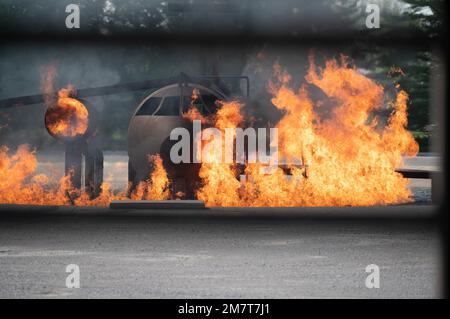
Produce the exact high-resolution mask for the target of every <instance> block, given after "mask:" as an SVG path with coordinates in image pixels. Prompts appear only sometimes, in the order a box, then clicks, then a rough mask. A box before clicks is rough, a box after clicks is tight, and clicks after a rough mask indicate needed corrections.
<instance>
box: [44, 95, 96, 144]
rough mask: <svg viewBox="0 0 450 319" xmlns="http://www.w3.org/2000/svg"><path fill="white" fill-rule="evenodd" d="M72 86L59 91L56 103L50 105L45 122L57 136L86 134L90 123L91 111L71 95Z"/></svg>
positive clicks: (69, 136) (67, 136)
mask: <svg viewBox="0 0 450 319" xmlns="http://www.w3.org/2000/svg"><path fill="white" fill-rule="evenodd" d="M72 92H73V89H72V88H71V87H69V88H64V89H61V90H60V91H59V92H58V100H57V101H56V104H55V105H51V106H49V107H48V109H47V112H46V113H45V123H46V126H47V129H48V130H49V132H50V134H52V135H53V136H55V137H63V138H74V137H78V136H82V135H84V133H86V130H87V129H88V125H89V112H88V110H87V108H86V107H85V106H84V105H83V103H81V102H80V101H79V100H77V99H74V98H72V97H70V95H71V94H72Z"/></svg>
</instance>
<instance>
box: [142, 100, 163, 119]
mask: <svg viewBox="0 0 450 319" xmlns="http://www.w3.org/2000/svg"><path fill="white" fill-rule="evenodd" d="M161 100H162V98H160V97H151V98H149V99H148V100H147V101H145V103H144V104H143V105H142V106H141V108H140V109H139V111H137V113H136V116H137V115H153V113H155V111H156V110H157V109H158V106H159V104H160V103H161Z"/></svg>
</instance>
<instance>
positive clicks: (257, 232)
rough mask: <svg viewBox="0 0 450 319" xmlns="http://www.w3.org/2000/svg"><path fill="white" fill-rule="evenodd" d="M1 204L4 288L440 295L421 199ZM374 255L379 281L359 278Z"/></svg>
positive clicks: (72, 293)
mask: <svg viewBox="0 0 450 319" xmlns="http://www.w3.org/2000/svg"><path fill="white" fill-rule="evenodd" d="M2 209H3V211H2V212H1V214H0V297H2V298H23V297H32V298H35V297H36V298H58V297H62V298H73V297H82V298H97V297H123V298H132V297H143V298H166V297H167V298H203V297H206V298H260V297H262V298H309V297H325V298H334V297H350V298H366V297H367V298H375V297H376V298H391V297H396V298H406V297H412V298H416V297H425V298H429V297H438V296H439V287H440V282H439V280H440V275H439V274H440V258H439V255H440V245H439V235H438V231H437V228H436V227H435V225H434V224H433V223H432V222H431V221H430V220H429V219H428V218H427V217H429V216H431V214H432V213H433V207H432V206H428V205H416V206H395V207H381V208H377V207H375V208H365V209H364V208H348V207H347V208H328V209H325V208H293V209H269V208H268V209H259V210H258V209H236V208H234V209H207V210H204V211H182V210H178V211H169V210H160V211H157V210H152V211H134V212H132V211H114V210H109V209H98V208H48V207H47V208H37V207H34V208H31V209H28V208H22V209H21V208H11V207H5V206H4V207H2ZM7 210H8V211H9V212H8V211H7ZM360 217H363V218H360ZM412 217H415V219H413V218H412ZM372 263H375V264H377V265H378V266H379V267H380V271H381V288H379V289H367V288H366V287H365V284H364V281H365V278H366V276H367V274H366V273H365V267H366V266H367V265H368V264H372ZM68 264H77V265H79V267H80V271H81V288H80V289H68V288H66V287H65V279H66V276H67V274H66V273H65V267H66V265H68Z"/></svg>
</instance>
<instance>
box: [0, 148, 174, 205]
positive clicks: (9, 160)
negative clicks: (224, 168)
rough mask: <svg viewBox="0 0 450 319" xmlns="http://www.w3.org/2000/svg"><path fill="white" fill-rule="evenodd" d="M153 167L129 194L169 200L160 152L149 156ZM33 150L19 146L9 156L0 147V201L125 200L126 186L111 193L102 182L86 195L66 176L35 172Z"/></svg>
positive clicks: (94, 202)
mask: <svg viewBox="0 0 450 319" xmlns="http://www.w3.org/2000/svg"><path fill="white" fill-rule="evenodd" d="M149 160H150V162H151V163H153V165H154V167H155V169H154V170H153V173H152V174H151V175H150V178H149V180H147V181H144V182H141V184H140V185H139V186H138V188H137V189H136V190H135V191H134V192H133V193H132V194H131V197H132V198H133V199H155V200H157V199H168V198H169V197H170V190H169V180H168V177H167V174H166V172H165V170H164V167H163V164H162V160H161V158H160V157H159V155H154V156H152V157H150V158H149ZM36 169H37V159H36V156H35V152H34V151H30V149H29V148H28V146H27V145H21V146H19V147H18V149H17V151H16V152H15V153H14V154H12V155H9V154H8V149H7V148H6V147H2V148H0V203H1V204H32V205H79V206H93V205H95V206H108V205H109V203H110V201H112V200H124V199H128V197H127V195H126V194H127V189H124V190H121V191H120V192H118V193H114V192H113V191H112V190H110V187H109V184H108V183H103V184H102V187H101V188H102V192H101V194H100V196H99V197H97V198H95V199H90V198H89V195H88V194H87V193H85V192H81V191H80V190H77V189H74V188H73V187H72V185H70V179H69V177H68V176H65V177H63V178H61V180H60V181H59V182H57V183H55V182H54V181H53V179H52V178H51V177H50V176H47V175H45V174H37V173H36Z"/></svg>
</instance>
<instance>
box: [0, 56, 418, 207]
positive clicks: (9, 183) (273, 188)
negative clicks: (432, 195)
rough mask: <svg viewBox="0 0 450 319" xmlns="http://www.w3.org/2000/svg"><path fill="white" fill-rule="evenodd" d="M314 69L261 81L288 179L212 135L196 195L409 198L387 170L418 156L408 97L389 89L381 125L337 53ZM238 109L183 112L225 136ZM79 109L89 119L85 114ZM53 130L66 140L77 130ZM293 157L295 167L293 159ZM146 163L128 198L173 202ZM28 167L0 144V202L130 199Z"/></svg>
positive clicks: (230, 200) (377, 103) (371, 90)
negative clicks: (317, 96) (245, 160)
mask: <svg viewBox="0 0 450 319" xmlns="http://www.w3.org/2000/svg"><path fill="white" fill-rule="evenodd" d="M317 69H318V68H317V67H316V66H315V64H314V61H313V60H312V59H311V61H310V68H309V71H308V73H307V75H306V77H305V80H306V83H304V84H303V85H301V87H300V88H299V89H298V90H294V89H292V88H291V87H290V86H289V83H290V80H291V76H290V75H289V74H288V73H287V72H285V71H284V70H283V69H282V68H281V66H280V65H279V64H276V65H275V66H274V75H275V80H273V81H271V82H270V83H269V92H270V93H271V94H272V100H271V101H272V103H273V105H274V106H275V107H276V108H277V109H279V110H280V111H281V112H283V113H284V115H283V117H282V118H281V120H280V121H279V122H278V123H277V124H276V128H277V129H278V153H279V154H278V157H279V158H285V159H286V160H287V161H288V166H289V168H290V175H289V176H286V173H285V171H284V170H283V169H282V168H281V167H276V168H275V170H274V171H273V174H263V173H262V172H261V168H262V167H264V166H265V165H264V164H260V163H255V164H247V165H245V167H243V168H242V167H240V166H238V165H236V164H234V163H224V161H223V159H224V156H225V154H226V151H227V150H226V143H218V144H215V143H217V142H218V141H217V140H216V139H210V140H209V141H203V142H202V147H201V150H200V152H202V158H204V157H205V156H207V157H209V158H210V159H213V161H211V160H210V161H209V162H208V163H205V162H203V163H202V164H201V168H200V172H199V176H200V178H201V180H202V186H201V187H200V188H199V189H197V191H196V196H197V198H198V199H200V200H203V201H205V204H206V205H207V206H347V205H352V206H353V205H386V204H397V203H405V202H408V201H411V192H410V190H409V189H408V187H407V186H408V180H407V179H405V178H403V176H402V175H401V174H399V173H397V172H396V171H395V169H396V168H397V167H399V166H400V165H401V164H402V155H410V156H411V155H415V154H417V152H418V145H417V143H416V142H415V141H414V138H413V137H412V135H411V134H410V133H409V132H408V131H407V130H406V125H407V101H408V95H407V93H406V92H404V91H403V90H401V89H399V88H398V87H397V96H396V98H395V100H394V101H390V102H389V105H391V106H392V108H393V112H392V114H391V115H390V116H389V117H388V119H387V121H386V124H385V125H384V126H383V125H381V124H380V123H381V122H382V121H381V120H382V119H380V118H379V117H378V116H376V115H375V113H376V112H374V111H376V110H377V109H380V108H382V107H383V105H384V104H385V103H384V99H385V94H384V89H383V87H382V86H381V85H379V84H377V83H375V82H374V81H372V80H371V79H369V78H367V77H365V76H364V75H362V74H360V73H359V72H358V71H357V70H356V69H355V68H352V67H349V66H348V64H347V61H346V59H345V58H342V60H341V61H340V62H338V61H336V60H330V61H328V62H326V65H325V67H324V68H323V69H320V70H319V71H318V70H317ZM312 86H315V87H317V88H319V89H320V90H321V91H322V92H323V93H324V95H325V96H326V98H327V99H328V100H330V101H331V102H332V104H333V107H332V108H331V109H330V110H328V112H327V114H326V116H325V115H323V114H324V112H323V110H320V107H321V105H320V103H315V102H314V101H313V99H312V98H311V96H310V93H309V88H310V87H312ZM69 96H70V92H68V91H67V90H63V91H60V94H59V97H58V103H57V105H58V107H59V105H60V104H61V105H63V107H64V106H67V105H70V106H69V107H68V108H72V107H74V108H75V109H77V107H78V106H79V105H78V104H76V103H75V102H73V101H72V99H71V98H70V97H69ZM67 99H68V100H67ZM60 100H63V101H61V103H60ZM75 101H76V100H75ZM72 103H75V106H73V104H72ZM80 104H81V103H80ZM81 105H82V104H81ZM242 107H243V105H242V104H240V103H239V102H236V101H232V102H222V103H221V105H220V108H219V109H218V111H217V113H216V114H213V115H209V116H207V117H204V116H202V115H201V114H200V113H199V112H198V110H197V109H196V108H195V107H192V108H191V109H190V110H189V111H188V112H187V113H186V114H185V115H184V116H185V117H186V118H188V119H191V120H195V119H197V120H201V121H202V123H205V124H207V125H208V126H214V127H215V128H217V129H218V130H220V131H221V132H222V137H223V136H225V135H226V134H223V133H224V131H225V129H226V128H237V127H243V126H244V125H245V119H244V116H243V115H242V114H241V109H242ZM77 110H78V109H77ZM319 111H320V112H319ZM86 112H87V111H86ZM69 113H70V112H69ZM75 113H77V112H75ZM77 114H78V113H77ZM82 114H85V115H86V118H87V113H83V112H82ZM67 118H68V119H70V116H68V117H67ZM76 122H77V121H76ZM81 122H82V121H81ZM67 123H72V120H71V119H70V120H68V121H67ZM77 123H78V122H77ZM71 125H72V124H71ZM86 128H87V126H86ZM58 132H63V133H62V134H68V135H67V136H73V135H72V134H75V135H76V134H80V132H82V130H77V129H75V130H73V129H72V128H71V129H70V130H68V131H65V130H59V131H58ZM233 138H235V137H233ZM220 151H221V152H220ZM299 160H300V161H301V163H302V166H299V165H297V166H296V165H294V164H293V163H296V161H299ZM149 161H150V162H151V163H152V164H153V167H154V169H153V172H152V174H151V175H150V176H149V179H148V180H147V181H144V182H141V183H140V184H139V185H138V186H137V188H136V189H135V191H134V192H133V193H132V194H131V196H130V197H131V198H132V199H135V200H139V199H168V198H171V196H172V194H171V192H170V181H169V179H168V176H167V173H166V171H165V169H164V166H163V162H162V160H161V158H160V157H159V155H155V156H151V157H150V158H149ZM36 168H37V160H36V157H35V154H34V151H30V150H29V148H28V147H27V146H26V145H22V146H20V147H19V148H18V149H17V151H16V152H15V153H14V154H12V155H9V154H8V149H7V148H6V147H2V148H0V203H7V204H8V203H9V204H36V205H70V204H75V205H102V206H106V205H108V204H109V202H110V201H111V200H117V199H119V200H120V199H126V198H128V197H127V194H128V191H127V189H124V190H122V191H120V192H119V193H114V192H113V191H112V190H110V187H109V185H108V184H107V183H104V184H103V185H102V193H101V195H100V196H99V197H98V198H96V199H93V200H91V199H90V198H89V196H88V194H86V193H84V192H82V191H81V190H75V189H73V187H72V186H71V185H70V182H69V178H68V177H63V178H62V179H61V180H59V181H58V182H55V181H54V180H53V179H52V178H51V177H49V176H47V175H44V174H37V173H36ZM240 173H244V174H245V176H246V178H245V180H242V181H239V179H238V175H239V174H240ZM175 196H179V194H175Z"/></svg>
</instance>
